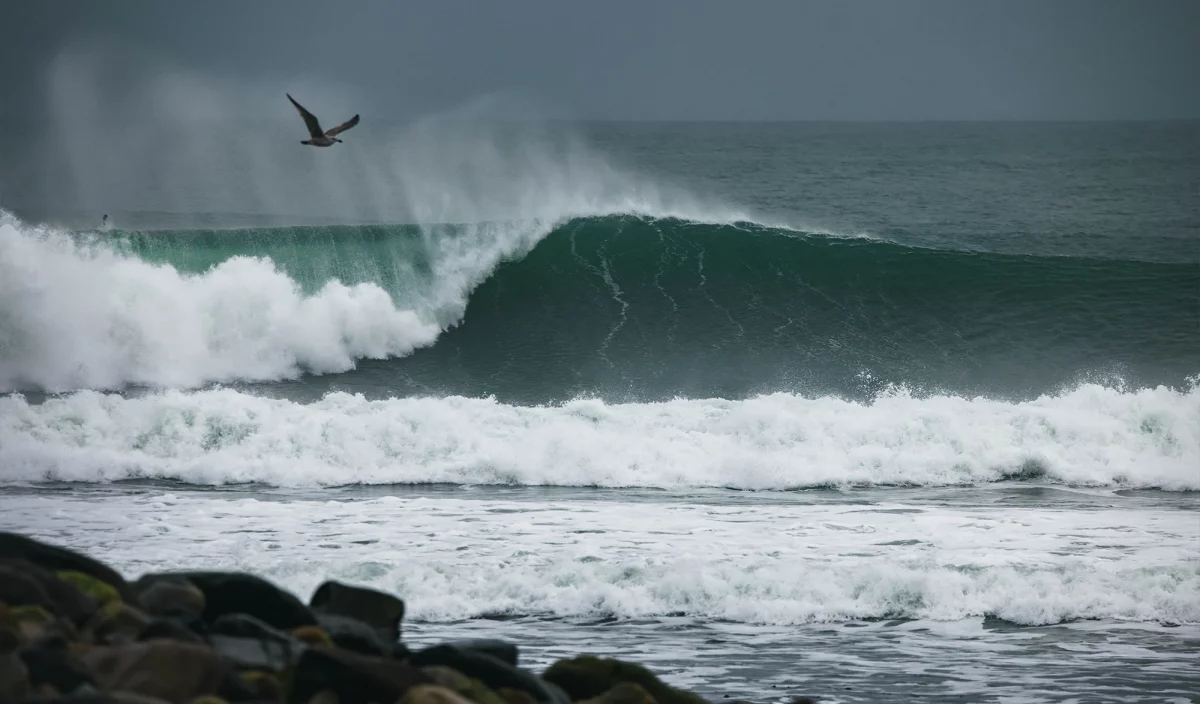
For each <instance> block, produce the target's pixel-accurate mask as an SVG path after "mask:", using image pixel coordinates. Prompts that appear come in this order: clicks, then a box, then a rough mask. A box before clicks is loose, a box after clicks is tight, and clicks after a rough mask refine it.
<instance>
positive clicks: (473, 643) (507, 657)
mask: <svg viewBox="0 0 1200 704" xmlns="http://www.w3.org/2000/svg"><path fill="white" fill-rule="evenodd" d="M447 645H450V646H453V647H455V648H458V649H460V650H474V651H475V652H477V653H486V654H487V655H491V656H492V657H494V658H496V659H498V660H503V661H504V662H506V663H508V664H509V665H512V666H514V667H515V666H516V665H517V659H518V657H519V651H518V650H517V646H516V644H515V643H509V642H508V641H506V640H500V639H499V638H474V639H470V640H455V641H451V642H449V643H447Z"/></svg>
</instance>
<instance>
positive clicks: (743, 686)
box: [0, 120, 1200, 702]
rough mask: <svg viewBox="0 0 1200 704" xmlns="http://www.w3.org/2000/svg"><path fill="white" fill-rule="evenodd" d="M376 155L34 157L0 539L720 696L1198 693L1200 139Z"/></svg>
mask: <svg viewBox="0 0 1200 704" xmlns="http://www.w3.org/2000/svg"><path fill="white" fill-rule="evenodd" d="M364 127H368V125H367V123H364ZM360 130H361V132H362V134H361V135H360V134H355V135H354V136H355V140H351V141H348V142H347V143H346V144H345V145H339V146H338V148H337V149H331V150H311V149H307V150H300V149H292V148H291V147H292V146H293V145H291V144H288V145H286V146H284V145H282V144H276V143H275V142H277V141H278V140H277V139H276V140H273V139H272V138H270V137H269V135H271V134H272V132H271V131H270V130H264V131H262V133H261V134H260V133H256V132H255V131H254V130H253V129H250V130H247V131H245V132H244V133H241V134H239V135H238V136H236V137H233V138H232V139H231V141H229V142H226V143H224V145H223V146H222V147H221V148H219V149H213V148H211V146H210V145H209V143H208V142H205V141H204V140H203V139H202V135H196V136H188V135H186V134H185V135H180V134H175V133H170V132H168V131H157V132H156V131H154V130H150V131H148V132H147V133H145V134H144V135H142V136H141V139H140V141H139V146H138V148H137V149H133V150H131V151H128V152H126V153H123V154H117V153H116V152H114V153H111V154H110V153H106V152H104V148H105V147H104V145H103V142H102V141H97V140H80V139H59V140H55V139H53V137H54V135H50V136H49V137H46V138H45V139H30V140H27V144H26V145H25V146H20V145H17V144H16V143H15V142H11V143H10V142H3V143H0V148H2V149H3V152H2V153H0V156H2V157H3V158H2V159H0V162H3V164H5V165H8V166H4V167H0V168H4V169H5V173H4V178H2V179H0V184H2V185H3V190H2V191H0V207H3V208H4V209H5V212H4V213H3V214H0V392H2V394H3V395H0V482H2V484H3V488H0V514H2V515H3V518H0V528H3V529H5V530H23V531H26V532H30V533H33V534H36V535H39V536H41V537H44V538H47V539H50V540H55V541H58V542H62V543H64V544H68V545H72V546H75V547H79V548H82V549H86V550H88V551H89V552H91V553H93V554H95V555H96V556H98V557H100V558H102V559H105V560H109V561H111V562H112V563H113V564H115V565H116V566H117V567H118V568H119V569H122V570H123V571H124V572H126V573H127V574H130V575H135V574H138V573H141V572H145V571H150V570H156V569H165V568H175V567H204V568H236V569H251V570H254V571H256V572H260V573H263V574H266V575H267V576H269V577H271V578H273V579H275V580H277V581H278V582H280V583H281V584H283V585H285V586H287V587H289V588H291V589H294V590H296V591H297V592H299V593H301V594H302V595H307V593H308V592H309V591H311V589H313V588H314V587H315V586H316V585H317V584H318V583H319V582H320V581H321V580H322V579H325V578H330V577H333V578H338V579H345V580H349V581H356V582H359V583H366V584H373V585H375V586H378V587H380V588H385V589H389V590H393V591H396V592H398V593H400V594H401V595H402V596H404V597H405V598H406V600H407V601H408V603H409V613H410V617H411V618H410V620H411V621H412V623H411V624H410V626H409V628H408V631H407V634H408V636H407V637H409V638H411V639H413V640H414V641H416V642H424V641H432V640H435V639H437V638H442V637H446V636H450V635H470V636H475V635H498V636H501V637H508V638H512V639H514V640H516V641H518V642H520V643H521V644H522V645H523V646H524V648H525V650H524V652H525V654H526V657H527V660H528V661H529V662H530V663H532V664H534V665H536V666H539V667H540V666H541V665H544V664H547V663H549V662H551V661H552V660H553V659H554V658H556V657H561V656H563V655H565V654H567V653H574V652H579V651H584V650H593V651H598V652H603V653H626V654H629V653H634V654H636V656H637V657H638V658H639V659H643V660H645V661H647V662H649V663H652V664H653V665H654V666H655V667H657V668H658V669H660V670H661V671H663V672H665V673H667V675H668V678H669V679H671V680H672V681H674V682H678V683H680V684H682V685H687V686H689V687H693V688H695V689H696V690H697V691H700V692H701V693H703V694H705V695H707V696H711V697H713V698H715V699H720V698H722V697H724V696H725V695H727V694H728V695H730V696H733V697H748V698H751V699H754V700H761V701H766V700H772V699H777V698H780V697H782V696H784V695H786V694H811V695H816V696H820V697H823V698H826V699H827V700H829V701H912V700H917V701H963V702H965V701H1066V700H1073V701H1155V702H1158V701H1189V700H1190V699H1189V697H1194V696H1195V693H1196V691H1198V689H1200V686H1198V685H1200V680H1197V678H1196V675H1195V674H1194V672H1195V669H1196V668H1195V665H1196V663H1197V661H1198V660H1200V657H1198V656H1200V630H1198V629H1200V513H1197V508H1198V504H1197V499H1196V496H1197V493H1196V492H1197V491H1200V388H1198V387H1197V380H1198V379H1200V124H1197V123H1188V122H1176V123H1111V124H1086V123H1045V124H1037V123H1029V124H1025V123H1004V124H986V123H953V124H951V123H928V124H816V123H813V124H807V123H806V124H720V123H695V124H691V123H688V124H671V123H648V124H616V123H610V124H585V125H566V124H549V125H512V124H507V125H486V124H458V123H453V122H440V121H437V120H427V121H423V122H420V123H417V124H414V125H407V126H396V127H378V128H372V129H362V128H360ZM72 136H73V137H76V138H77V137H79V135H72ZM81 144H86V145H88V146H87V148H86V149H83V148H82V147H79V145H81ZM45 145H50V146H45ZM343 147H344V148H343ZM68 148H70V149H75V151H72V152H70V153H69V154H67V156H69V157H70V158H66V157H64V156H63V154H64V152H62V151H56V150H66V149H68ZM64 164H65V165H67V166H68V167H69V168H65V167H64ZM12 165H16V166H12ZM64 168H65V170H64ZM18 175H19V176H20V178H18V177H17V176H18ZM103 212H107V213H109V215H110V218H111V225H110V226H105V227H104V228H98V227H97V225H98V222H99V214H100V213H103Z"/></svg>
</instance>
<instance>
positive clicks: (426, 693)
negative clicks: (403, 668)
mask: <svg viewBox="0 0 1200 704" xmlns="http://www.w3.org/2000/svg"><path fill="white" fill-rule="evenodd" d="M400 704H469V701H468V700H467V699H465V698H463V697H462V696H461V695H459V694H458V693H457V692H454V691H453V690H450V689H447V688H446V687H443V686H441V685H437V684H422V685H417V686H416V687H413V688H412V689H410V690H408V692H407V693H406V694H405V695H404V697H403V698H402V699H401V700H400Z"/></svg>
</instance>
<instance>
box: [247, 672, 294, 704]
mask: <svg viewBox="0 0 1200 704" xmlns="http://www.w3.org/2000/svg"><path fill="white" fill-rule="evenodd" d="M241 680H242V684H243V685H245V688H246V690H247V691H248V692H250V693H251V694H252V695H253V697H254V700H255V701H260V702H264V701H267V702H279V703H282V702H283V700H284V698H285V697H286V696H287V692H286V690H285V689H284V687H283V684H282V683H281V682H280V681H279V678H278V677H276V676H275V674H274V673H271V672H260V671H257V670H250V671H247V672H243V673H241Z"/></svg>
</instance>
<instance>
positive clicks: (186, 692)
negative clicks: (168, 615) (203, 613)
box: [83, 640, 226, 704]
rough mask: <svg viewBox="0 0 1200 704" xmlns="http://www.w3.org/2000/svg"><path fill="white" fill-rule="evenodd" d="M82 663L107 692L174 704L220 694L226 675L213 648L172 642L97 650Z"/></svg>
mask: <svg viewBox="0 0 1200 704" xmlns="http://www.w3.org/2000/svg"><path fill="white" fill-rule="evenodd" d="M83 661H84V662H85V663H86V664H87V666H88V667H89V668H90V669H91V671H92V672H93V673H95V676H96V680H97V682H98V684H99V686H100V688H101V689H103V690H105V691H109V692H130V693H133V694H139V695H142V696H147V697H155V698H158V699H162V700H164V701H167V702H171V704H187V703H188V702H189V701H191V700H192V699H195V698H196V697H201V696H205V695H215V694H217V693H218V690H219V689H220V687H221V684H222V682H223V681H224V679H225V675H226V670H225V667H224V666H223V665H222V663H221V662H220V660H218V658H217V655H216V653H215V652H213V651H212V650H211V649H209V648H206V647H204V646H200V645H194V644H192V643H180V642H177V641H170V640H154V641H146V642H144V643H133V644H131V645H122V646H116V647H97V648H93V649H91V650H90V651H88V652H87V653H86V654H84V656H83Z"/></svg>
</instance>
